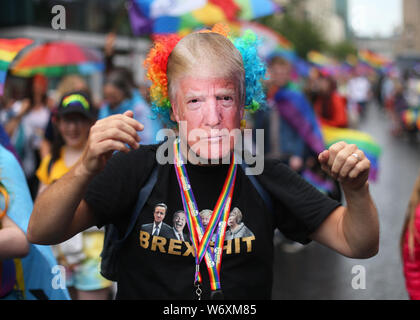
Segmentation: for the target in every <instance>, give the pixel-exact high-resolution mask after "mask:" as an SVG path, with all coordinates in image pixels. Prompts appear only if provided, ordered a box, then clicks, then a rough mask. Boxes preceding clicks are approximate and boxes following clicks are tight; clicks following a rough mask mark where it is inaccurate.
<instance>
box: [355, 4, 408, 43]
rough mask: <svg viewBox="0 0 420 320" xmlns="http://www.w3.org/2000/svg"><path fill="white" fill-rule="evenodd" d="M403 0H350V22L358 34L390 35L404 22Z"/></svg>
mask: <svg viewBox="0 0 420 320" xmlns="http://www.w3.org/2000/svg"><path fill="white" fill-rule="evenodd" d="M402 1H403V0H349V8H348V12H349V23H350V26H351V28H352V29H353V30H354V31H355V32H356V34H357V35H358V36H374V35H380V36H389V35H391V34H392V33H393V31H394V29H395V28H396V27H398V26H401V24H402Z"/></svg>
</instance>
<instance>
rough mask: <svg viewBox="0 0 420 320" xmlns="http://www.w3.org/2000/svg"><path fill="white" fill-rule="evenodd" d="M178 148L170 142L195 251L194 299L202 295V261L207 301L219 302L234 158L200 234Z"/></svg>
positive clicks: (185, 171) (200, 225) (175, 142)
mask: <svg viewBox="0 0 420 320" xmlns="http://www.w3.org/2000/svg"><path fill="white" fill-rule="evenodd" d="M179 144H180V141H179V138H178V139H176V140H175V141H174V157H175V159H174V160H175V161H174V167H175V172H176V175H177V178H178V183H179V187H180V191H181V199H182V205H183V207H184V211H185V215H186V217H187V225H188V228H189V230H190V236H191V241H192V244H193V247H194V251H195V263H196V269H195V276H194V286H195V288H196V294H197V297H198V299H200V298H201V293H202V290H201V285H200V284H201V282H202V280H201V275H200V263H201V261H202V260H203V258H204V261H205V263H206V266H207V269H208V272H209V278H210V287H211V290H212V293H211V298H212V299H217V300H220V299H223V293H222V290H221V285H220V266H221V261H222V252H223V243H224V239H225V233H226V227H227V220H228V218H229V212H230V206H231V203H232V196H233V189H234V186H235V180H236V170H237V166H236V164H235V158H234V154H232V159H231V164H230V167H229V171H228V174H227V176H226V179H225V183H224V185H223V189H222V192H221V193H220V195H219V198H218V200H217V202H216V205H215V207H214V210H213V214H212V216H211V218H210V221H209V224H208V226H207V229H206V230H204V227H203V224H202V222H201V218H200V215H199V210H198V207H197V202H196V201H195V198H194V194H193V192H192V189H191V184H190V181H189V179H188V174H187V170H186V168H185V166H184V162H183V160H182V156H181V152H180V150H179ZM213 234H215V244H214V249H213V250H212V248H211V247H210V246H209V244H210V241H211V238H212V236H213Z"/></svg>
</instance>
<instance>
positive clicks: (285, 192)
mask: <svg viewBox="0 0 420 320" xmlns="http://www.w3.org/2000/svg"><path fill="white" fill-rule="evenodd" d="M259 181H260V183H261V184H262V186H263V187H264V188H265V189H266V190H267V191H268V192H269V193H270V196H271V197H272V200H273V204H274V211H275V212H274V215H275V221H276V227H277V228H278V229H279V230H280V231H281V232H282V233H283V234H284V235H285V236H286V237H288V238H289V239H291V240H294V241H297V242H300V243H303V244H306V243H309V242H310V241H311V239H310V238H309V235H310V234H311V233H313V232H315V231H316V230H317V229H318V227H319V226H320V225H321V224H322V222H323V221H324V220H325V219H326V218H327V217H328V216H329V215H330V213H331V212H332V211H334V210H335V209H336V208H337V207H339V206H340V205H341V204H340V203H339V202H338V201H336V200H333V199H331V198H329V197H328V196H326V195H324V194H323V193H321V192H320V191H318V190H317V189H316V188H315V187H313V186H312V185H311V184H309V183H308V182H307V181H305V180H304V179H303V178H302V177H300V176H299V174H297V173H296V172H294V171H293V170H291V169H290V168H289V167H287V166H286V165H284V164H282V163H281V162H280V161H266V164H265V168H264V173H263V174H262V175H261V176H260V177H259Z"/></svg>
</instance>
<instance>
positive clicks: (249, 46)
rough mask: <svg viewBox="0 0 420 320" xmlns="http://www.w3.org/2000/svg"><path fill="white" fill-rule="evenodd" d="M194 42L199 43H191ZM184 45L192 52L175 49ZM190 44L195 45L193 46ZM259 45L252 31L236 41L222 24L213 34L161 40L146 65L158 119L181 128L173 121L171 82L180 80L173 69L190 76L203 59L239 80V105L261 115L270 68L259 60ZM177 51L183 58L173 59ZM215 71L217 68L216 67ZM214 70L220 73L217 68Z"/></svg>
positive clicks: (153, 107)
mask: <svg viewBox="0 0 420 320" xmlns="http://www.w3.org/2000/svg"><path fill="white" fill-rule="evenodd" d="M203 33H204V34H206V33H209V35H203ZM220 35H222V36H223V38H221V37H220ZM191 38H196V39H194V41H190V39H191ZM210 38H212V43H208V41H207V39H210ZM225 39H228V40H229V42H227V41H226V40H225ZM181 40H182V41H181ZM180 41H181V42H182V43H183V44H185V43H187V44H186V45H185V46H188V49H186V50H184V49H182V48H179V47H182V46H181V45H180V46H178V47H177V48H176V49H175V47H176V46H177V44H178V43H180ZM189 42H190V43H192V45H191V46H189ZM258 43H259V40H258V39H257V36H256V35H255V34H254V33H253V32H252V31H250V30H247V31H246V32H245V33H244V35H243V36H242V37H236V38H234V37H231V36H229V30H228V28H227V27H226V26H224V25H220V24H217V25H215V26H214V27H213V29H212V30H202V31H199V32H195V33H192V34H190V35H188V36H185V37H182V36H180V35H177V34H171V35H167V36H157V37H156V39H155V42H154V46H153V47H152V49H151V50H150V52H149V54H148V56H147V58H146V60H145V62H144V66H145V68H146V70H147V78H148V79H149V80H150V81H151V82H152V85H151V87H150V98H151V101H152V110H153V112H154V113H155V115H156V116H159V117H160V118H161V119H162V120H163V121H164V122H165V123H166V124H167V125H168V126H170V127H175V126H176V125H177V124H176V122H174V121H172V120H171V118H170V114H171V108H172V107H171V103H170V97H173V95H171V91H172V90H173V88H172V86H171V82H174V81H175V80H174V78H176V76H175V71H173V69H175V67H173V66H174V65H177V66H178V67H177V68H178V69H179V70H181V71H180V73H183V70H185V72H188V71H187V70H188V68H189V67H191V65H197V63H199V62H200V59H203V58H204V59H207V58H209V59H213V60H214V61H215V65H218V66H219V67H218V69H221V70H219V71H220V72H224V73H225V74H226V72H227V73H229V72H230V73H229V75H231V76H232V77H234V78H236V79H238V82H239V84H240V88H239V91H240V93H239V94H240V100H239V101H242V104H243V105H244V107H245V110H247V111H249V112H255V111H257V110H258V109H259V108H260V106H262V105H263V104H264V101H265V94H264V90H263V84H262V80H263V79H264V77H265V73H266V67H265V65H264V63H263V62H262V61H261V59H260V58H259V56H258V52H257V46H258ZM235 48H236V49H235ZM174 49H175V50H174ZM173 51H174V53H175V52H179V54H178V53H177V54H172V55H171V53H172V52H173ZM209 52H212V53H209ZM211 55H213V57H211ZM178 56H181V57H182V60H184V61H180V60H181V59H179V58H178ZM194 60H196V61H194ZM185 61H187V62H185ZM201 61H202V60H201ZM168 62H169V64H168ZM211 67H212V68H213V67H214V66H213V64H212V65H211ZM214 69H215V72H217V66H216V67H214ZM212 70H213V69H212ZM226 70H228V71H226ZM242 86H243V88H242Z"/></svg>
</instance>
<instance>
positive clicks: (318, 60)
mask: <svg viewBox="0 0 420 320" xmlns="http://www.w3.org/2000/svg"><path fill="white" fill-rule="evenodd" d="M308 61H309V62H311V63H313V64H315V65H317V66H320V67H326V66H332V65H335V64H336V62H335V60H334V59H332V58H330V57H327V56H326V55H324V54H322V53H320V52H318V51H309V52H308Z"/></svg>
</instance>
